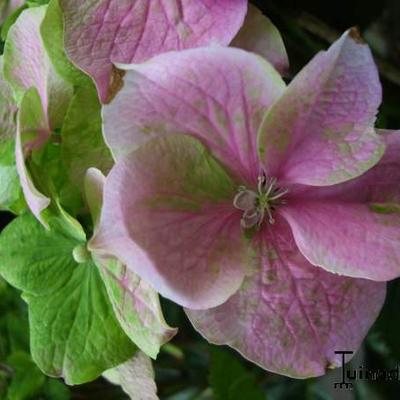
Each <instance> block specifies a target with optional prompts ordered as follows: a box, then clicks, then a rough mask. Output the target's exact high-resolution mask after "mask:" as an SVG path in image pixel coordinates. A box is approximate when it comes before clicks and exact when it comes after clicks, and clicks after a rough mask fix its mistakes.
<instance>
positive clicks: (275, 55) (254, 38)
mask: <svg viewBox="0 0 400 400" xmlns="http://www.w3.org/2000/svg"><path fill="white" fill-rule="evenodd" d="M231 46H233V47H239V48H241V49H244V50H248V51H252V52H254V53H257V54H259V55H261V56H263V57H265V58H266V59H267V60H268V61H269V62H270V63H271V64H272V65H273V66H274V67H275V69H276V70H277V71H279V73H280V74H282V75H286V74H287V73H288V72H289V59H288V56H287V53H286V49H285V44H284V43H283V40H282V36H281V34H280V33H279V31H278V29H276V27H275V25H274V24H273V23H272V22H271V20H270V19H269V18H267V17H266V16H265V15H263V14H262V12H261V11H260V10H258V9H257V7H255V6H253V5H252V4H249V8H248V11H247V15H246V18H245V20H244V24H243V26H242V27H241V28H240V31H239V33H238V34H237V35H236V37H235V38H234V39H233V41H232V43H231Z"/></svg>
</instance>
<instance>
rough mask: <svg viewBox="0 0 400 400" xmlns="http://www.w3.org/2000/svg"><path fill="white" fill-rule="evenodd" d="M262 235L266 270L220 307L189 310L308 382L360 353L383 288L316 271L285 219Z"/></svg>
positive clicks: (225, 337)
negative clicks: (345, 356) (351, 354)
mask: <svg viewBox="0 0 400 400" xmlns="http://www.w3.org/2000/svg"><path fill="white" fill-rule="evenodd" d="M268 229H269V232H266V231H264V232H263V234H262V235H259V237H258V241H257V240H256V241H255V245H256V246H257V247H259V253H258V255H259V259H258V263H259V264H260V267H261V270H260V271H259V272H258V273H255V274H254V275H253V276H251V277H248V278H247V279H246V280H245V281H244V283H243V285H242V288H241V289H240V290H239V291H238V292H237V293H236V294H235V295H234V296H232V297H231V298H230V299H229V300H228V301H227V302H226V303H224V304H223V305H221V306H219V307H216V308H214V309H209V310H202V311H193V310H186V312H187V314H188V316H189V318H190V320H191V321H192V323H193V324H194V326H195V328H196V329H197V330H198V331H199V332H200V333H201V334H202V335H203V336H205V338H206V339H207V340H209V341H210V342H212V343H215V344H228V345H229V346H231V347H233V348H235V349H236V350H238V351H239V352H240V353H241V354H242V355H243V356H244V357H245V358H247V359H249V360H250V361H252V362H254V363H256V364H258V365H259V366H261V367H262V368H265V369H266V370H268V371H272V372H275V373H279V374H283V375H287V376H291V377H296V378H308V377H312V376H318V375H322V374H324V373H325V372H326V370H327V369H328V368H335V367H338V366H340V365H341V356H340V355H336V354H335V353H334V352H335V351H337V350H349V351H354V352H355V351H357V349H358V347H359V346H360V344H361V342H362V340H363V338H364V336H365V335H366V334H367V332H368V329H369V328H370V327H371V325H372V323H373V322H374V320H375V319H376V317H377V316H378V313H379V311H380V309H381V307H382V304H383V302H384V298H385V284H383V283H378V282H371V281H367V280H362V279H353V278H346V277H340V276H337V275H334V274H330V273H328V272H325V271H324V270H322V269H320V268H318V267H314V266H313V265H310V264H309V263H308V262H307V260H306V259H305V258H304V257H303V256H302V255H301V253H300V252H299V251H298V249H297V247H296V244H295V243H294V241H293V237H292V235H291V232H290V228H289V227H288V226H287V224H286V223H285V222H284V221H281V220H277V224H276V225H274V226H273V227H272V228H271V227H270V228H268Z"/></svg>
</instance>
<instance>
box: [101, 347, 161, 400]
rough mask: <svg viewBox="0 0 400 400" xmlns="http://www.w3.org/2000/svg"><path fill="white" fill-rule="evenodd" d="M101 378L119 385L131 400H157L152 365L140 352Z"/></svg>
mask: <svg viewBox="0 0 400 400" xmlns="http://www.w3.org/2000/svg"><path fill="white" fill-rule="evenodd" d="M103 376H104V377H105V378H106V379H107V380H109V381H110V382H111V383H113V384H114V385H121V387H122V389H123V390H124V392H125V393H126V394H127V395H129V397H130V399H131V400H157V399H158V396H157V386H156V384H155V381H154V379H155V374H154V369H153V365H152V364H151V360H150V359H149V358H148V357H147V356H146V355H145V354H143V353H142V352H140V351H138V352H137V353H136V355H135V357H133V358H132V360H129V361H127V362H126V363H124V364H121V365H119V366H118V367H115V368H113V369H111V370H109V371H106V372H105V373H104V374H103Z"/></svg>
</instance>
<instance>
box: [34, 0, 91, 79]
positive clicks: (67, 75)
mask: <svg viewBox="0 0 400 400" xmlns="http://www.w3.org/2000/svg"><path fill="white" fill-rule="evenodd" d="M40 32H41V34H42V39H43V43H44V46H45V48H46V50H47V53H48V55H49V57H50V60H51V62H52V63H53V66H54V69H55V70H56V71H57V73H58V74H59V75H60V76H62V77H63V78H64V79H65V80H67V81H68V82H71V83H72V84H74V85H87V84H90V78H89V77H88V76H87V75H85V74H84V73H83V72H82V71H80V70H79V69H78V68H76V67H75V66H74V65H73V64H72V63H71V61H69V59H68V57H67V56H66V54H65V49H64V21H63V14H62V11H61V8H60V4H59V0H51V1H50V3H49V6H48V8H47V11H46V15H45V17H44V19H43V22H42V25H41V27H40Z"/></svg>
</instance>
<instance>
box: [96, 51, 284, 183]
mask: <svg viewBox="0 0 400 400" xmlns="http://www.w3.org/2000/svg"><path fill="white" fill-rule="evenodd" d="M126 68H128V69H129V71H128V72H127V74H126V76H125V81H124V82H125V84H124V87H123V89H122V90H121V91H120V92H119V93H118V95H117V96H116V98H115V99H114V101H113V102H112V103H111V104H110V105H108V106H105V108H104V113H103V117H104V129H105V136H106V140H107V142H108V144H109V146H110V147H111V149H112V151H113V154H114V156H115V157H116V158H117V159H120V158H121V157H122V156H123V155H124V154H128V153H129V152H130V151H132V150H134V149H136V148H137V147H138V146H140V145H141V144H143V143H145V142H146V141H148V140H149V139H151V138H152V137H155V136H158V135H160V134H170V133H174V134H175V133H185V134H190V135H193V136H195V137H197V138H199V139H201V141H202V142H203V143H204V144H205V145H206V146H207V147H208V148H209V149H210V150H211V151H212V153H213V154H214V155H215V156H216V157H217V158H219V160H220V161H222V163H223V164H225V165H226V166H227V167H228V168H229V169H230V170H231V171H232V172H234V173H236V174H237V175H239V176H241V178H242V180H244V181H250V182H251V183H253V182H255V181H256V179H257V176H258V174H259V161H258V156H257V150H256V136H257V131H258V129H259V127H260V124H261V121H262V118H263V117H264V115H265V113H266V111H267V110H268V108H269V107H270V106H271V104H272V103H273V102H274V101H275V100H276V99H277V98H278V97H279V96H280V95H281V93H282V92H283V90H284V87H285V86H284V83H283V81H282V79H281V78H280V76H279V75H278V73H277V72H276V71H275V70H274V69H273V68H272V67H271V66H270V65H269V64H268V63H267V62H265V61H264V60H263V59H261V58H260V57H258V56H255V55H253V54H250V53H247V52H244V51H242V50H238V49H232V48H222V47H216V46H215V47H212V48H203V49H194V50H186V51H181V52H171V53H167V54H163V55H161V56H158V57H155V58H153V59H152V60H151V61H149V62H147V63H145V64H142V65H132V66H126Z"/></svg>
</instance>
